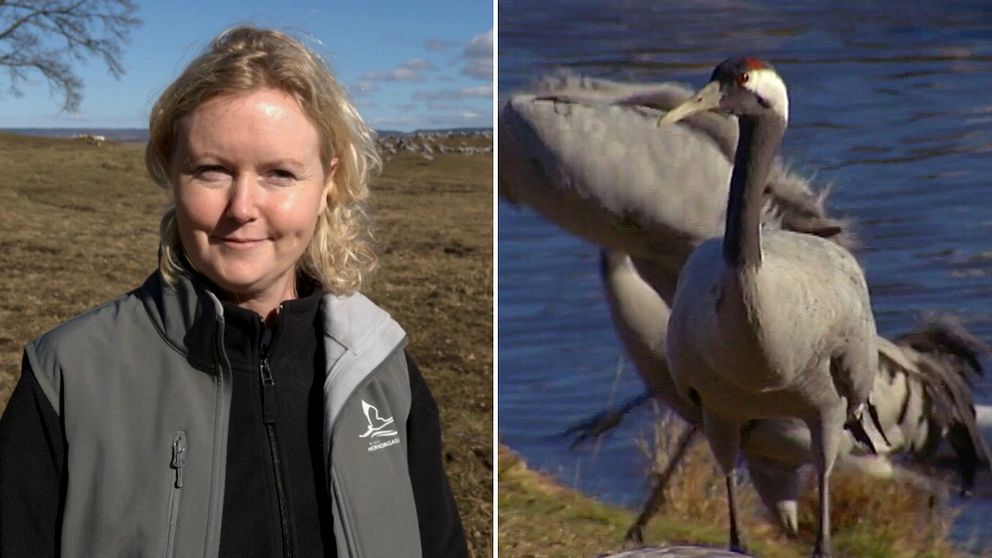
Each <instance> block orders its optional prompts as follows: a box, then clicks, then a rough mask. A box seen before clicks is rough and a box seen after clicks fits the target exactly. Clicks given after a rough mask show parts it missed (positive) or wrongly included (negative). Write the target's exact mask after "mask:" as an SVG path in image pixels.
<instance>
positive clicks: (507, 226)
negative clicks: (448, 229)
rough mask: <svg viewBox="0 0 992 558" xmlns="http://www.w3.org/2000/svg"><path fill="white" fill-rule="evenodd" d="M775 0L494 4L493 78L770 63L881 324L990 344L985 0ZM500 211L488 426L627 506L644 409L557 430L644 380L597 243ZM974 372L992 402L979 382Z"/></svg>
mask: <svg viewBox="0 0 992 558" xmlns="http://www.w3.org/2000/svg"><path fill="white" fill-rule="evenodd" d="M777 4H778V3H773V2H747V3H745V2H738V1H733V0H713V1H692V2H654V1H649V0H627V1H618V2H597V1H590V0H542V1H540V2H536V1H534V2H525V1H521V0H500V2H499V3H498V5H499V7H498V10H499V13H498V15H499V43H498V45H499V53H498V61H499V62H498V63H499V83H498V85H499V94H500V96H501V97H502V98H503V99H505V97H506V95H508V94H509V93H510V92H512V91H514V90H517V89H519V88H521V87H523V86H525V85H526V84H527V83H528V82H530V81H531V80H532V79H534V78H535V77H537V76H538V75H540V74H542V73H545V72H548V71H551V70H553V69H555V68H559V67H568V68H571V69H574V70H576V71H578V72H581V73H584V74H588V75H592V76H596V77H604V78H609V79H614V80H627V81H679V82H683V83H687V84H689V85H690V86H692V87H697V88H698V87H700V86H702V85H703V84H704V83H705V81H706V80H707V78H708V76H709V73H710V71H711V70H712V68H713V66H714V65H715V64H716V63H718V62H719V61H721V60H722V59H724V58H726V57H727V56H730V55H740V54H747V55H754V56H758V57H761V58H764V59H766V60H769V61H770V62H772V63H773V64H774V65H775V67H776V69H777V70H778V71H779V73H780V74H781V75H782V76H783V78H784V79H785V81H786V83H787V84H788V86H789V93H790V98H791V101H790V127H789V131H788V133H787V135H786V140H785V143H784V145H783V148H782V153H783V155H784V156H785V158H786V159H787V160H789V161H791V162H792V163H793V167H794V168H795V169H797V170H799V171H800V172H802V173H803V174H807V175H809V174H815V176H816V180H817V183H821V184H823V183H828V184H832V185H833V190H832V195H831V198H830V203H829V207H830V209H831V211H832V213H834V214H837V215H840V216H845V217H849V218H852V219H854V220H855V221H856V223H857V229H856V230H857V234H858V237H859V239H860V242H861V245H862V249H861V250H860V251H859V258H860V260H861V262H862V263H863V265H864V266H865V268H866V271H867V276H868V280H869V283H870V285H871V291H872V303H873V305H874V310H875V316H876V320H877V322H878V327H879V331H880V332H881V333H882V334H884V335H890V336H891V335H895V334H898V333H901V332H904V331H907V330H908V329H910V328H912V327H913V325H914V319H915V317H916V315H917V314H918V313H919V312H920V311H923V310H945V311H951V312H955V313H957V314H958V315H960V316H961V317H962V318H963V319H964V321H965V323H966V325H967V326H968V327H969V328H970V329H971V330H972V331H973V332H975V333H976V334H978V335H979V336H980V337H982V338H983V339H984V340H985V341H987V342H992V183H990V182H992V178H990V177H992V156H990V152H992V131H990V129H992V127H990V124H992V94H990V90H992V87H990V86H992V4H989V3H987V2H940V3H937V2H930V3H905V5H904V4H901V3H900V4H893V3H890V2H812V1H806V2H790V3H788V8H781V7H779V6H777ZM501 100H502V99H501ZM498 219H499V235H498V258H499V264H498V269H499V273H498V303H499V314H498V317H499V319H498V351H499V352H498V357H499V425H498V426H499V433H500V434H499V435H500V441H501V442H502V443H504V444H508V445H509V446H511V447H513V448H514V449H515V450H517V451H518V452H520V453H521V454H522V455H523V456H524V457H525V458H526V459H527V461H528V462H529V463H530V464H531V465H532V466H534V467H537V468H539V469H542V470H545V471H550V472H552V473H554V474H556V475H557V476H558V477H559V478H560V479H562V480H563V481H565V482H567V483H569V484H572V485H574V486H577V487H578V488H580V489H581V490H583V491H585V492H587V493H589V494H592V495H595V496H597V497H600V498H603V499H606V500H609V501H613V502H617V503H621V504H625V505H630V506H638V505H640V502H641V499H642V498H643V490H644V488H645V481H644V471H645V468H646V462H645V458H644V457H643V456H642V455H641V452H640V451H639V450H638V449H637V447H636V445H635V441H636V440H637V439H643V438H645V437H646V435H647V432H648V430H649V420H650V418H651V414H650V413H649V412H641V413H640V414H638V415H637V416H635V417H634V420H629V421H627V422H625V423H624V426H623V427H622V428H621V429H620V430H619V431H618V432H616V433H615V434H614V435H613V436H612V437H610V438H609V439H608V440H606V441H605V442H603V443H602V444H601V447H599V449H598V451H592V450H584V451H575V452H573V451H569V450H568V447H567V443H566V442H564V441H562V440H560V439H555V438H552V437H551V436H552V435H553V434H555V433H557V432H559V431H560V430H561V429H562V428H564V427H565V426H567V425H569V424H571V422H572V421H574V420H576V419H578V418H582V417H585V416H587V415H588V414H590V413H591V412H593V411H597V410H600V409H601V408H603V407H604V406H605V405H606V404H608V403H609V402H610V401H611V398H617V399H619V398H623V397H626V396H629V395H632V394H635V393H638V392H639V391H640V390H641V389H642V386H641V384H640V381H639V380H638V379H637V378H636V376H635V373H634V372H633V369H632V365H630V364H628V363H626V362H625V360H624V359H623V357H622V350H621V348H620V345H619V342H618V340H617V339H616V336H615V334H614V333H613V330H612V327H611V325H610V323H609V317H608V314H607V309H606V306H605V302H604V300H603V298H602V295H601V286H600V284H599V279H598V275H597V257H598V256H597V248H596V247H594V246H592V245H590V244H588V243H585V242H584V241H581V240H578V239H576V238H574V237H571V236H568V235H567V234H565V233H563V232H561V231H560V230H559V229H557V228H556V227H555V226H553V225H550V224H548V223H546V222H544V221H542V220H541V219H540V218H539V217H537V216H536V215H535V214H534V213H533V212H531V211H521V210H518V209H515V208H514V207H512V206H509V205H508V204H506V203H505V202H502V201H501V202H500V204H499V217H498ZM986 364H989V363H986ZM981 388H982V389H983V390H984V391H983V393H982V394H980V395H979V399H980V400H981V401H982V402H985V403H992V398H990V396H989V395H988V394H992V382H990V381H988V380H986V381H985V383H984V384H983V385H982V386H981ZM965 510H966V514H965V515H964V518H963V519H962V520H961V521H959V529H960V532H961V533H966V532H970V531H971V530H972V529H974V528H975V526H977V525H984V524H987V523H988V522H989V521H990V520H992V505H990V503H989V501H988V500H985V499H979V500H978V501H975V502H972V503H969V504H967V505H966V506H965ZM983 530H984V529H983ZM959 536H960V537H961V538H962V539H966V538H968V537H969V535H967V534H961V535H959ZM979 544H986V543H984V542H980V543H979Z"/></svg>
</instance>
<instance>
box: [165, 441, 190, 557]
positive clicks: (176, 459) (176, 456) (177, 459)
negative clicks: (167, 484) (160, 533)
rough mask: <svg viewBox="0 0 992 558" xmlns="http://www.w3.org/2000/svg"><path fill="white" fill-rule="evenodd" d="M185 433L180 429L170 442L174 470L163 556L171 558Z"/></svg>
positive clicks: (183, 462) (174, 542) (181, 483)
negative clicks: (167, 531)
mask: <svg viewBox="0 0 992 558" xmlns="http://www.w3.org/2000/svg"><path fill="white" fill-rule="evenodd" d="M186 449H187V448H186V431H185V430H183V429H182V428H180V429H179V430H177V431H176V438H175V440H173V441H172V462H171V463H170V465H169V466H170V467H171V468H172V469H175V470H176V476H175V479H174V480H173V482H172V491H171V492H170V494H169V535H168V538H167V539H166V545H165V555H166V557H168V558H171V557H172V556H174V555H175V546H176V523H177V522H178V520H179V497H180V495H181V493H182V488H183V468H184V467H186Z"/></svg>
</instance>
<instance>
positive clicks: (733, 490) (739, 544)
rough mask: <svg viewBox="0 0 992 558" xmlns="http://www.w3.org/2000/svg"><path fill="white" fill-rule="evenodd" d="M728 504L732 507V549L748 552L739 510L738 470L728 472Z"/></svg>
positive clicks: (732, 550)
mask: <svg viewBox="0 0 992 558" xmlns="http://www.w3.org/2000/svg"><path fill="white" fill-rule="evenodd" d="M726 479H727V506H728V507H729V509H730V550H731V552H739V553H741V554H747V553H748V552H747V543H746V542H744V532H743V531H741V528H740V521H739V517H740V513H739V512H738V510H737V471H736V470H732V471H730V472H729V473H727V476H726Z"/></svg>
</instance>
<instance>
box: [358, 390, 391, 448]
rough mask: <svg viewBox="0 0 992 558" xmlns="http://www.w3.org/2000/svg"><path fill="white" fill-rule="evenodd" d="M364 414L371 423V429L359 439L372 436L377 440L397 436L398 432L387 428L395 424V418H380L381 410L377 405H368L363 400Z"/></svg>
mask: <svg viewBox="0 0 992 558" xmlns="http://www.w3.org/2000/svg"><path fill="white" fill-rule="evenodd" d="M362 412H364V413H365V420H367V421H368V423H369V429H368V430H366V431H365V434H362V435H361V436H359V438H368V437H369V436H371V437H372V438H373V439H375V438H380V437H382V436H396V434H397V432H396V431H395V430H386V427H387V426H389V425H390V424H393V417H389V418H382V417H380V416H379V409H377V408H376V407H375V405H370V404H368V403H366V402H365V400H364V399H363V400H362Z"/></svg>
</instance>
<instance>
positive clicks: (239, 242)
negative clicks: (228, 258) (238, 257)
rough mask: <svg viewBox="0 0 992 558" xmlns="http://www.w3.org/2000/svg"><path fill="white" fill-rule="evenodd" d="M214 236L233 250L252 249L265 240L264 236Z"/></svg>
mask: <svg viewBox="0 0 992 558" xmlns="http://www.w3.org/2000/svg"><path fill="white" fill-rule="evenodd" d="M214 238H216V239H217V240H219V241H220V243H221V244H223V245H224V246H226V247H227V248H230V249H232V250H250V249H252V248H254V247H256V246H258V245H259V244H261V243H262V242H264V241H265V239H264V238H241V237H232V236H215V237H214Z"/></svg>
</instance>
